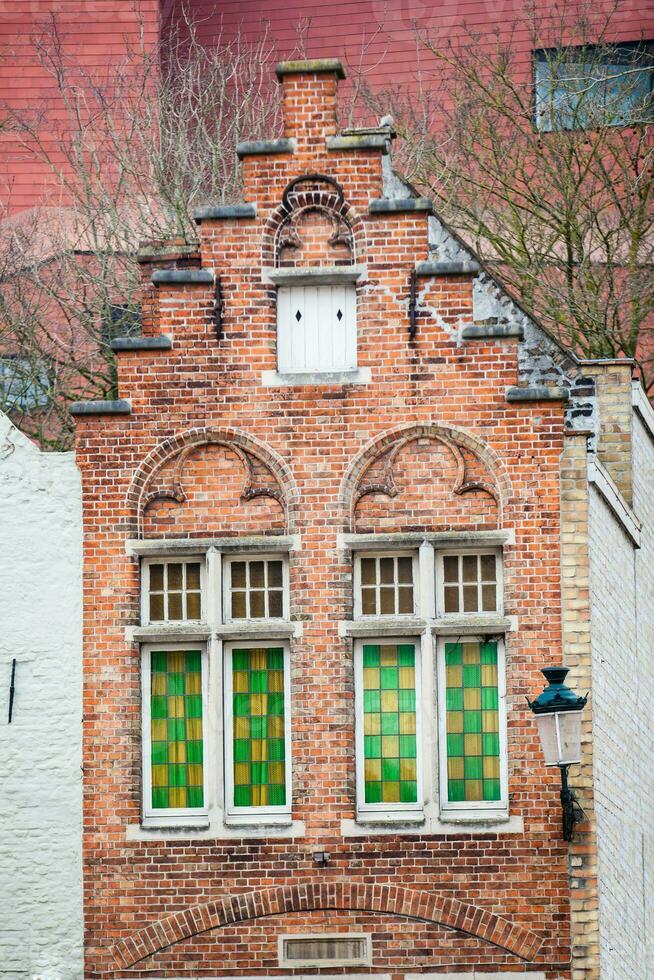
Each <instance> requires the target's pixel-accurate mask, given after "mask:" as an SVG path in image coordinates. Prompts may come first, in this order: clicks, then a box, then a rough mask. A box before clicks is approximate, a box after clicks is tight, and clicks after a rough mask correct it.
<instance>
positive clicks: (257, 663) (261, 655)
mask: <svg viewBox="0 0 654 980" xmlns="http://www.w3.org/2000/svg"><path fill="white" fill-rule="evenodd" d="M265 669H266V651H265V650H252V652H251V653H250V670H265Z"/></svg>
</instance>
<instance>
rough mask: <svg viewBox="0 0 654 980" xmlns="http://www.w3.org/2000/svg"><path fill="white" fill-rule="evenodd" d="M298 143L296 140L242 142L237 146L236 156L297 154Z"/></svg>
mask: <svg viewBox="0 0 654 980" xmlns="http://www.w3.org/2000/svg"><path fill="white" fill-rule="evenodd" d="M295 147H296V143H295V140H294V139H279V140H242V141H241V142H240V143H237V144H236V156H237V157H238V158H239V160H240V159H242V158H243V157H251V156H261V155H262V154H266V153H295Z"/></svg>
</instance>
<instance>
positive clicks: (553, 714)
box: [527, 667, 588, 840]
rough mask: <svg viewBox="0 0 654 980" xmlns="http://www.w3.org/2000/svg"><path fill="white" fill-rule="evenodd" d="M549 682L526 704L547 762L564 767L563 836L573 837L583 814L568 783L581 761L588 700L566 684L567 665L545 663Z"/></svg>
mask: <svg viewBox="0 0 654 980" xmlns="http://www.w3.org/2000/svg"><path fill="white" fill-rule="evenodd" d="M542 673H543V675H544V677H545V679H546V680H547V682H548V686H547V687H546V688H545V690H544V691H542V692H541V693H540V694H539V695H538V697H537V698H535V700H534V701H530V700H529V698H527V704H528V705H529V707H530V708H531V710H532V711H533V713H534V714H535V715H536V721H537V723H538V734H539V736H540V741H541V745H542V747H543V755H544V756H545V765H546V766H558V767H559V769H560V770H561V807H562V809H563V839H564V840H572V832H573V829H574V825H575V824H576V823H577V822H578V821H579V820H580V819H581V818H582V817H583V810H582V809H581V807H580V806H579V804H578V803H577V798H576V796H575V794H574V792H573V791H572V790H571V789H570V787H569V786H568V769H569V768H570V766H572V765H575V763H578V762H581V713H582V711H583V709H584V705H585V704H586V701H587V700H588V695H586V697H583V698H580V697H578V696H577V695H576V694H575V693H574V691H571V690H570V688H569V687H566V685H565V683H564V681H565V678H566V675H567V673H568V668H567V667H545V668H544V669H543V671H542Z"/></svg>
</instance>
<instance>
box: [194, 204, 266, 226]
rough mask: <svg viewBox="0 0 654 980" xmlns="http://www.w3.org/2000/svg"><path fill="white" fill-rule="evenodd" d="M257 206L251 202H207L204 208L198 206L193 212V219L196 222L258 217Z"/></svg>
mask: <svg viewBox="0 0 654 980" xmlns="http://www.w3.org/2000/svg"><path fill="white" fill-rule="evenodd" d="M256 216H257V206H256V204H250V203H247V204H246V203H245V202H242V203H239V204H206V205H205V206H204V207H202V208H196V209H195V211H194V212H193V220H194V221H195V223H196V224H198V225H199V224H200V222H201V221H216V220H222V221H229V220H238V219H241V218H256Z"/></svg>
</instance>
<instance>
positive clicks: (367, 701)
mask: <svg viewBox="0 0 654 980" xmlns="http://www.w3.org/2000/svg"><path fill="white" fill-rule="evenodd" d="M363 711H364V713H365V714H371V713H373V712H376V711H381V694H380V693H379V691H364V692H363Z"/></svg>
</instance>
